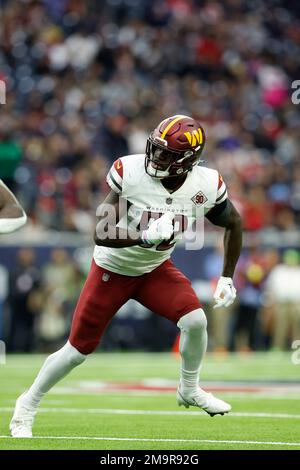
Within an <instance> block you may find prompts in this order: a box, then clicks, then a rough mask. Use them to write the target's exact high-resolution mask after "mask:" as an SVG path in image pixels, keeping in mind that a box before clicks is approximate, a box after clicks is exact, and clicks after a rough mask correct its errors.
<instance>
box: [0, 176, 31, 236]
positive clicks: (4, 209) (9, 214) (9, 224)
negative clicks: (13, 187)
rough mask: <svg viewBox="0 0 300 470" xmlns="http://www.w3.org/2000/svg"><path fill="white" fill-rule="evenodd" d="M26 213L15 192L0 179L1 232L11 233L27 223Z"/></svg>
mask: <svg viewBox="0 0 300 470" xmlns="http://www.w3.org/2000/svg"><path fill="white" fill-rule="evenodd" d="M26 220H27V217H26V214H25V212H24V210H23V209H22V207H21V205H20V204H19V202H18V201H17V199H16V197H15V196H14V195H13V193H12V192H11V191H10V190H9V189H8V187H7V186H5V184H4V183H3V181H1V180H0V233H10V232H14V231H15V230H18V229H19V228H21V227H23V225H25V223H26Z"/></svg>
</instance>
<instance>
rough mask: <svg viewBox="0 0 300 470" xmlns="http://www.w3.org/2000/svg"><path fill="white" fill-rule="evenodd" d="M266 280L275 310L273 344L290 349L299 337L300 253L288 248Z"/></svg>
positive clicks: (268, 296) (270, 302) (270, 301)
mask: <svg viewBox="0 0 300 470" xmlns="http://www.w3.org/2000/svg"><path fill="white" fill-rule="evenodd" d="M282 261H283V262H282V264H279V265H277V266H275V267H274V268H273V269H272V271H271V272H270V275H269V277H268V279H267V282H266V286H265V288H266V296H267V301H268V303H269V304H270V305H271V306H272V309H273V313H274V325H273V328H274V331H273V341H272V346H273V347H274V348H276V349H281V350H284V349H287V348H288V349H289V348H290V345H291V342H292V341H293V340H295V339H299V338H300V289H299V286H300V253H299V251H298V250H286V251H285V252H284V254H283V257H282Z"/></svg>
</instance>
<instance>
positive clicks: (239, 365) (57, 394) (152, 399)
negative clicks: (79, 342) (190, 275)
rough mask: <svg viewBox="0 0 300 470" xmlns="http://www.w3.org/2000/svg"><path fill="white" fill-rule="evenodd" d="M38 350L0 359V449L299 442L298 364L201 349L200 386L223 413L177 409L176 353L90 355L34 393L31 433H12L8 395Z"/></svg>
mask: <svg viewBox="0 0 300 470" xmlns="http://www.w3.org/2000/svg"><path fill="white" fill-rule="evenodd" d="M42 361H43V357H42V356H37V355H34V356H23V355H22V356H8V358H7V363H6V365H0V379H1V382H0V383H1V388H0V398H1V399H0V411H1V421H0V435H1V437H0V449H103V450H104V449H105V450H107V449H109V450H111V449H143V450H150V449H151V450H152V449H164V450H167V449H168V450H176V449H178V450H179V449H185V450H186V449H197V450H201V449H286V450H292V449H300V364H299V365H293V364H292V362H291V355H290V354H288V353H286V354H284V353H267V354H248V355H227V356H222V355H215V354H208V355H207V356H206V360H205V365H204V367H203V372H202V378H203V381H204V383H205V388H206V390H212V391H213V393H214V394H215V395H217V396H219V397H220V398H223V399H225V400H227V401H229V402H230V403H231V405H232V412H231V413H230V414H229V415H227V416H215V417H214V418H211V417H210V416H208V415H207V414H206V413H204V412H202V411H200V410H199V411H198V410H197V409H196V408H189V409H188V410H186V409H185V408H182V407H181V408H179V407H178V406H177V403H176V398H175V391H174V389H175V387H176V383H177V377H178V371H179V359H178V357H176V356H174V355H171V354H144V353H134V354H127V353H123V354H119V353H118V354H95V355H94V356H91V357H89V359H88V360H87V361H86V363H85V364H83V365H82V366H80V367H79V368H77V369H76V370H75V371H73V373H72V374H71V375H70V376H68V377H67V378H66V379H64V380H63V381H62V382H61V383H59V384H58V385H57V386H56V387H55V388H54V389H53V390H52V391H51V393H49V395H48V396H47V397H46V398H45V399H44V401H43V403H42V405H41V408H40V413H39V414H38V416H37V418H36V422H35V427H34V436H35V437H34V438H33V439H12V438H10V437H9V431H8V424H9V420H10V417H11V414H12V410H13V406H14V402H15V399H16V397H17V396H18V395H19V394H20V393H21V392H22V391H23V390H24V389H25V388H26V387H28V386H29V385H30V383H31V381H32V380H33V378H34V376H35V375H36V373H37V371H38V370H39V367H40V366H41V364H42Z"/></svg>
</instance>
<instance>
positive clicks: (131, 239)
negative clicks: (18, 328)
mask: <svg viewBox="0 0 300 470" xmlns="http://www.w3.org/2000/svg"><path fill="white" fill-rule="evenodd" d="M204 144H205V135H204V131H203V129H202V127H201V125H200V123H199V122H197V121H196V120H194V119H192V118H190V117H188V116H184V115H176V116H172V117H170V118H167V119H165V120H164V121H162V122H161V123H160V124H159V125H158V127H157V128H156V129H155V130H154V131H153V132H151V134H150V136H149V138H148V140H147V145H146V152H145V154H141V155H130V156H126V157H122V158H119V159H118V160H116V161H115V162H114V164H113V165H112V167H111V169H110V171H109V173H108V176H107V183H108V185H109V186H110V192H109V194H108V196H107V197H106V199H105V201H104V203H103V204H102V205H101V206H100V207H99V211H98V215H99V221H98V224H97V227H96V231H95V244H96V246H95V250H94V256H93V261H92V265H91V269H90V273H89V275H88V278H87V280H86V283H85V285H84V287H83V290H82V292H81V295H80V298H79V300H78V304H77V306H76V310H75V313H74V318H73V322H72V327H71V333H70V337H69V340H68V342H67V343H66V344H65V345H64V346H63V347H62V348H61V349H60V350H59V351H57V352H55V353H54V354H52V355H50V356H49V357H48V358H47V359H46V361H45V363H44V365H43V366H42V368H41V370H40V372H39V374H38V376H37V378H36V380H35V381H34V383H33V384H32V386H31V387H30V389H29V390H28V391H26V392H25V393H23V394H22V395H21V396H20V397H19V398H18V400H17V402H16V407H15V412H14V415H13V418H12V421H11V424H10V430H11V434H12V436H14V437H30V436H32V424H33V420H34V416H35V413H36V411H37V408H38V405H39V403H40V401H41V399H42V398H43V396H44V395H45V393H47V392H48V391H49V390H50V388H51V387H53V385H55V384H56V383H57V382H58V381H59V380H61V379H62V378H63V377H65V376H66V375H67V374H68V373H69V372H70V371H71V370H72V369H73V368H74V367H76V366H78V365H79V364H81V363H82V362H83V361H84V360H85V358H86V356H87V355H88V354H90V353H92V352H93V351H94V350H95V349H96V347H97V345H98V343H99V340H100V338H101V336H102V334H103V332H104V330H105V328H106V326H107V325H108V323H109V321H110V320H111V319H112V317H113V316H114V314H115V313H116V312H117V311H118V310H119V308H120V307H121V306H122V305H124V304H125V302H127V300H128V299H135V300H137V301H138V302H140V303H142V304H143V305H144V306H145V307H147V308H148V309H150V310H152V311H153V312H155V313H157V314H158V315H162V316H164V317H166V318H168V319H169V320H171V321H172V322H173V323H175V324H176V325H177V326H178V327H179V329H180V346H179V350H180V353H181V357H182V364H181V372H180V382H179V386H178V390H177V401H178V404H179V405H184V406H185V407H189V406H196V407H199V408H202V409H203V410H205V411H206V412H207V413H209V414H210V415H212V416H213V415H215V414H224V413H228V412H229V411H230V409H231V406H230V405H229V404H228V403H226V402H224V401H222V400H220V399H218V398H216V397H214V396H213V395H212V394H210V393H207V392H205V391H204V390H203V389H202V388H200V386H199V371H200V367H201V363H202V359H203V355H204V353H205V351H206V346H207V332H206V325H207V322H206V317H205V313H204V311H203V309H202V307H201V304H200V302H199V299H198V297H197V296H196V294H195V292H194V290H193V288H192V286H191V282H190V281H189V280H188V279H187V278H186V277H185V276H184V275H183V274H182V273H181V272H180V271H179V270H178V269H177V268H176V267H175V266H174V265H173V263H172V261H171V259H170V255H171V253H172V251H173V249H174V247H175V244H176V241H177V240H178V239H180V238H181V236H182V232H184V231H186V230H187V229H189V227H191V226H192V224H193V222H194V221H195V219H197V217H198V216H199V214H202V215H203V214H204V215H205V216H206V217H207V219H208V220H210V221H211V222H212V223H213V224H215V225H218V226H221V227H224V228H225V235H224V252H225V254H224V267H223V272H222V275H221V277H220V279H219V282H218V285H217V288H216V291H215V294H214V300H215V307H221V306H225V307H227V306H229V305H231V304H232V303H233V301H234V299H235V297H236V290H235V288H234V285H233V281H232V277H233V273H234V269H235V266H236V263H237V260H238V258H239V254H240V250H241V241H242V225H241V218H240V216H239V214H238V213H237V211H236V209H235V208H234V206H233V204H232V203H231V202H230V200H229V199H228V196H227V190H226V186H225V183H224V181H223V179H222V177H221V176H220V175H219V174H218V172H217V171H216V170H213V169H209V168H205V167H203V166H200V165H199V162H200V157H201V153H202V150H203V147H204Z"/></svg>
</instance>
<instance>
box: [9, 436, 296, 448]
mask: <svg viewBox="0 0 300 470" xmlns="http://www.w3.org/2000/svg"><path fill="white" fill-rule="evenodd" d="M0 439H12V437H11V436H0ZM25 439H27V440H28V439H29V438H25ZM30 439H50V440H53V439H55V440H78V441H80V440H82V441H126V442H175V443H177V442H178V443H194V444H238V445H245V444H251V445H259V446H261V445H267V446H293V447H299V448H300V442H274V441H237V440H229V439H228V440H217V439H150V438H149V439H148V438H132V437H96V436H34V437H32V438H30Z"/></svg>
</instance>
